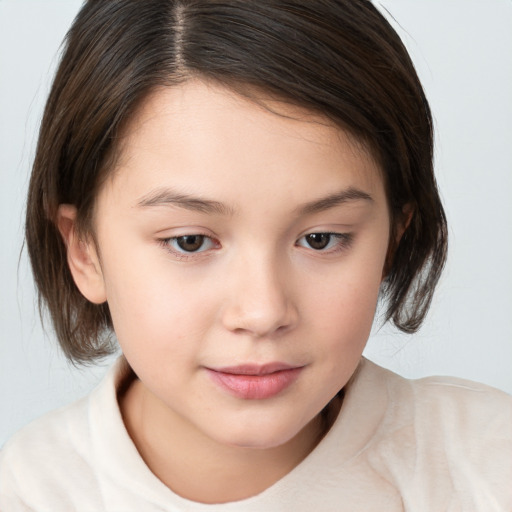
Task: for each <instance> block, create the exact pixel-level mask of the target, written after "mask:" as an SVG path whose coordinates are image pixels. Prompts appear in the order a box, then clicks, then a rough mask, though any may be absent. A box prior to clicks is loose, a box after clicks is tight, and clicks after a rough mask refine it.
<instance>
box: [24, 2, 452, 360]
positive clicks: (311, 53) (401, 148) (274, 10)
mask: <svg viewBox="0 0 512 512" xmlns="http://www.w3.org/2000/svg"><path fill="white" fill-rule="evenodd" d="M193 84H195V85H194V87H196V89H197V87H199V86H198V85H197V84H203V93H204V94H205V95H206V96H205V95H203V96H202V99H205V98H207V97H209V96H208V95H207V93H206V92H205V91H206V90H208V91H209V93H210V94H213V96H215V94H217V96H219V95H220V97H221V100H222V101H224V102H225V103H222V101H221V103H220V104H222V105H224V106H226V105H227V104H228V103H229V101H228V99H227V96H225V94H227V92H229V93H230V94H232V95H233V97H234V98H238V100H233V102H234V103H233V105H235V104H237V101H241V100H242V99H244V101H246V102H248V103H250V104H252V105H253V106H254V108H256V107H258V108H260V109H262V110H261V115H262V116H264V115H267V116H275V117H276V118H277V117H279V118H281V120H282V121H283V122H285V120H288V122H290V123H293V121H294V120H296V121H298V122H302V123H304V122H307V123H310V124H311V125H315V126H317V127H318V130H317V132H315V133H316V135H318V134H319V133H321V132H322V130H326V128H325V127H329V129H328V130H327V131H326V132H325V136H326V138H329V137H330V136H331V135H332V133H333V132H332V130H334V129H337V130H339V131H340V133H343V134H344V136H345V137H346V140H345V142H346V141H350V144H349V145H350V147H351V148H352V149H353V150H354V151H353V153H354V154H355V155H359V158H360V159H362V160H364V159H367V160H368V161H370V162H371V167H375V169H376V174H375V176H374V178H375V179H377V180H380V181H379V183H380V184H381V186H382V189H383V190H384V193H385V200H386V206H387V215H388V219H387V221H388V224H387V228H386V237H385V238H386V241H387V245H386V248H385V257H384V258H383V260H382V282H381V284H380V287H379V290H380V300H382V301H384V302H385V308H386V319H387V320H390V321H392V322H394V324H395V325H396V326H397V327H398V328H399V329H401V330H403V331H405V332H414V331H416V330H417V329H418V328H419V326H420V324H421V322H422V320H423V318H424V316H425V314H426V312H427V310H428V307H429V305H430V302H431V299H432V295H433V292H434V288H435V285H436V283H437V281H438V278H439V274H440V272H441V269H442V267H443V264H444V261H445V257H446V222H445V216H444V212H443V209H442V206H441V203H440V199H439V195H438V192H437V187H436V183H435V178H434V175H433V164H432V152H433V137H432V119H431V114H430V110H429V106H428V103H427V100H426V98H425V95H424V93H423V90H422V87H421V85H420V83H419V80H418V77H417V75H416V73H415V70H414V67H413V65H412V63H411V60H410V58H409V56H408V54H407V52H406V50H405V48H404V46H403V44H402V43H401V41H400V39H399V37H398V35H397V34H396V33H395V32H394V30H393V29H392V28H391V26H390V25H389V24H388V23H387V21H386V20H385V19H384V18H383V17H382V15H381V14H380V13H379V12H378V11H377V10H376V9H375V7H374V6H373V5H372V4H371V3H370V2H369V1H366V0H359V1H353V0H350V1H349V0H318V1H311V2H303V1H286V2H285V1H281V0H264V1H258V2H251V1H242V0H231V1H223V2H220V1H215V0H214V1H212V0H208V1H206V0H203V1H200V0H181V1H172V0H148V1H146V2H137V1H135V0H116V1H111V2H93V1H89V2H86V3H85V4H84V6H83V8H82V10H81V11H80V13H79V15H78V16H77V18H76V20H75V22H74V24H73V26H72V28H71V30H70V31H69V33H68V36H67V39H66V45H65V48H64V53H63V57H62V60H61V63H60V66H59V69H58V71H57V75H56V77H55V80H54V84H53V87H52V90H51V93H50V97H49V99H48V103H47V106H46V110H45V114H44V118H43V122H42V125H41V131H40V137H39V143H38V148H37V153H36V158H35V163H34V168H33V173H32V178H31V183H30V189H29V195H28V205H27V221H26V238H27V246H28V250H29V254H30V258H31V262H32V267H33V270H34V275H35V279H36V283H37V286H38V289H39V293H40V298H41V304H42V305H43V306H45V307H47V309H48V311H49V313H50V315H51V318H52V320H53V324H54V327H55V330H56V333H57V336H58V339H59V341H60V344H61V346H62V348H63V349H64V351H65V353H66V354H67V356H68V357H69V358H71V359H72V360H74V361H76V362H88V361H92V360H93V359H95V358H98V357H101V356H104V355H106V354H107V353H109V352H111V351H112V349H113V342H112V327H113V319H112V314H111V308H110V306H109V302H108V300H105V297H104V296H102V295H101V293H100V294H98V295H97V296H89V297H86V296H84V294H83V293H82V291H81V290H80V289H79V287H77V285H76V284H75V280H76V279H74V276H73V275H72V272H71V271H70V266H69V264H68V256H69V254H68V251H67V248H66V243H69V239H67V238H66V236H63V234H64V235H66V233H67V230H68V229H72V231H73V233H75V235H76V239H78V240H80V241H81V243H83V244H84V245H86V246H88V247H94V248H95V250H96V253H95V254H96V255H97V256H98V259H97V261H98V265H99V266H100V267H101V253H102V247H101V236H100V234H99V231H100V230H101V222H102V220H101V217H100V214H101V212H102V211H103V210H102V207H101V205H100V204H99V199H100V198H101V197H103V199H104V200H106V199H105V198H107V197H109V196H108V194H109V192H108V191H109V187H111V185H112V184H113V183H115V182H116V180H118V179H122V176H123V172H124V171H123V165H125V164H126V158H124V157H126V155H127V154H129V149H127V148H128V146H127V144H129V141H130V140H133V137H134V127H135V126H139V125H138V124H137V123H139V124H140V123H142V124H140V126H144V119H145V118H144V116H145V115H146V116H147V114H148V112H151V108H153V113H154V112H157V111H158V109H157V110H154V109H156V108H157V106H158V108H159V107H160V106H161V103H159V100H160V101H163V100H162V98H163V96H164V95H165V94H166V93H164V92H162V91H168V92H169V93H171V92H172V91H174V93H175V94H178V91H183V90H184V88H185V90H188V91H189V90H191V89H190V87H188V86H192V85H193ZM206 86H207V87H206ZM204 87H206V89H204ZM199 88H200V87H199ZM221 91H224V93H221ZM223 94H224V95H223ZM171 96H172V95H171ZM189 97H190V96H189ZM173 98H174V96H173ZM210 99H211V98H210ZM173 101H174V100H173ZM226 102H227V103H226ZM214 103H215V101H214ZM242 103H243V102H242ZM220 104H219V105H220ZM238 104H239V103H238ZM155 105H156V106H155ZM243 105H244V107H243V108H248V107H247V104H245V103H243ZM263 112H266V114H263ZM265 119H266V118H265ZM275 122H276V123H277V121H275ZM290 126H291V125H290ZM322 126H323V128H321V127H322ZM285 131H286V130H285ZM316 135H315V136H316ZM312 138H313V139H314V136H313V135H312ZM331 142H332V140H331ZM347 147H348V146H344V149H345V150H346V149H347ZM171 178H172V177H171ZM269 179H270V177H269ZM290 179H291V180H293V179H294V178H293V176H290ZM102 194H103V196H102ZM287 199H288V198H285V200H287ZM242 200H243V198H242ZM61 205H71V207H72V210H71V211H72V214H69V215H67V216H66V215H64V218H65V219H68V220H69V221H71V222H68V223H67V224H66V221H64V223H63V222H62V212H64V213H66V210H65V209H64V210H63V209H62V207H61ZM69 211H70V210H68V212H69ZM59 212H60V213H59ZM59 215H60V217H59ZM59 219H60V221H59ZM66 226H67V227H66ZM91 244H92V245H91ZM100 270H101V269H100ZM169 286H172V284H170V285H169ZM198 293H201V292H200V291H199V292H198ZM364 341H365V340H363V342H364ZM363 346H364V344H363Z"/></svg>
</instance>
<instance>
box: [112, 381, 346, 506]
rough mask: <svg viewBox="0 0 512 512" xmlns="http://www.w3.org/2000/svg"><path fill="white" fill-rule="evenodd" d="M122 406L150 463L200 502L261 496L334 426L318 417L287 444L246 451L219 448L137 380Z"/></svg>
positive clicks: (168, 482) (179, 490)
mask: <svg viewBox="0 0 512 512" xmlns="http://www.w3.org/2000/svg"><path fill="white" fill-rule="evenodd" d="M119 402H120V407H121V412H122V415H123V419H124V422H125V425H126V428H127V430H128V433H129V435H130V437H131V438H132V440H133V442H134V444H135V446H136V447H137V449H138V451H139V454H140V455H141V457H142V458H143V459H144V462H145V463H146V465H147V466H148V467H149V468H150V469H151V471H152V472H153V473H154V474H155V475H156V477H158V478H159V479H160V480H161V481H162V482H163V483H164V484H165V485H167V486H168V487H169V488H170V489H172V490H173V491H174V492H175V493H176V494H178V495H180V496H182V497H183V498H186V499H189V500H192V501H196V502H201V503H226V502H231V501H238V500H242V499H245V498H249V497H251V496H254V495H256V494H259V493H261V492H262V491H264V490H265V489H267V488H268V487H270V486H271V485H273V484H274V483H275V482H277V481H278V480H280V479H281V478H282V477H283V476H285V475H286V474H287V473H289V472H290V471H291V470H292V469H293V468H294V467H295V466H297V465H298V464H299V463H300V462H301V461H302V460H303V459H304V458H305V457H306V456H307V455H308V454H309V453H310V452H311V451H312V450H313V448H314V447H315V446H316V445H317V443H318V442H319V441H320V439H321V438H322V437H323V435H324V434H325V431H326V430H327V429H328V428H329V427H330V424H332V419H329V421H328V423H329V424H327V425H326V421H325V419H326V417H325V416H324V417H323V418H321V416H320V415H318V416H317V417H316V418H315V419H313V420H312V421H311V422H310V423H309V424H307V425H306V426H305V427H304V428H303V429H302V430H301V431H300V432H299V433H298V434H297V435H296V436H295V437H293V438H292V439H290V440H289V441H288V442H286V443H284V444H282V445H279V446H276V447H272V448H266V449H255V448H244V447H238V446H229V445H224V444H219V443H217V442H215V441H214V440H212V439H211V438H209V437H207V436H206V435H204V434H203V433H202V432H200V431H199V430H198V429H197V428H195V427H194V426H193V425H191V424H190V423H189V422H187V421H186V420H184V419H183V418H181V417H180V416H177V415H173V414H169V409H168V407H167V406H166V405H165V404H163V403H162V402H160V401H159V400H158V399H157V398H156V397H154V396H153V395H152V394H150V393H148V392H147V391H146V389H145V387H144V386H143V384H142V383H141V382H140V381H139V380H137V379H136V380H134V381H133V382H132V383H131V384H130V385H129V386H128V388H127V390H126V391H125V392H124V393H123V395H121V396H120V397H119ZM338 410H339V407H338ZM331 416H332V415H331ZM334 418H335V416H334Z"/></svg>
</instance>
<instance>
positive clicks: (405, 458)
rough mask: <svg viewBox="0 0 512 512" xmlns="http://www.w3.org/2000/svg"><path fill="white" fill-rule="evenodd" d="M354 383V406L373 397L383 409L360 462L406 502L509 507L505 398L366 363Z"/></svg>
mask: <svg viewBox="0 0 512 512" xmlns="http://www.w3.org/2000/svg"><path fill="white" fill-rule="evenodd" d="M358 379H361V381H362V383H359V397H358V400H360V399H361V398H364V396H365V395H366V396H370V395H371V394H372V393H373V395H374V397H373V399H372V400H373V401H374V403H379V404H380V406H381V411H382V412H381V414H380V415H379V418H378V422H376V424H374V425H373V427H374V435H373V438H372V441H371V443H369V444H368V445H367V446H366V449H365V452H366V456H367V457H368V460H369V462H370V464H371V465H372V466H373V467H374V468H378V470H379V471H380V472H381V473H383V474H387V475H388V476H389V479H390V480H392V481H394V482H395V484H396V485H397V487H399V488H400V489H401V494H402V495H403V496H404V499H405V498H406V497H407V496H413V499H418V497H422V499H425V500H428V499H432V496H436V495H437V496H440V498H439V499H440V500H446V501H440V503H441V502H442V503H443V506H444V503H448V502H449V500H450V499H452V498H453V499H458V500H459V501H460V503H461V504H464V506H463V507H462V509H464V510H502V509H501V508H494V507H493V506H492V503H498V502H499V503H500V504H501V503H506V504H507V506H509V505H510V506H512V493H511V492H510V482H511V481H512V397H511V396H510V395H508V394H507V393H504V392H503V391H499V390H497V389H494V388H492V387H489V386H486V385H484V384H479V383H476V382H471V381H468V380H464V379H458V378H452V377H427V378H422V379H417V380H410V379H406V378H403V377H401V376H399V375H396V374H394V373H392V372H390V371H388V370H385V369H383V368H380V367H379V366H377V365H375V364H373V363H371V362H369V361H366V360H365V361H364V362H363V364H362V368H361V370H360V375H359V376H358ZM372 390H373V391H372ZM427 496H430V497H429V498H427ZM441 496H442V497H441ZM454 497H456V498H454ZM489 500H490V501H489ZM457 503H459V502H457ZM485 503H487V508H486V506H485Z"/></svg>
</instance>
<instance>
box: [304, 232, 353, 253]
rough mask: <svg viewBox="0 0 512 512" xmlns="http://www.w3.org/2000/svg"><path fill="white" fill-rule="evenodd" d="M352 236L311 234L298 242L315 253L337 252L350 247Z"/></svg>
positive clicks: (345, 234)
mask: <svg viewBox="0 0 512 512" xmlns="http://www.w3.org/2000/svg"><path fill="white" fill-rule="evenodd" d="M351 241H352V235H350V234H347V233H309V234H308V235H305V236H303V237H302V238H299V239H298V240H297V245H298V246H300V247H306V248H307V249H314V250H315V251H331V250H332V251H336V250H337V249H338V250H341V249H344V248H346V247H348V246H349V245H350V243H351Z"/></svg>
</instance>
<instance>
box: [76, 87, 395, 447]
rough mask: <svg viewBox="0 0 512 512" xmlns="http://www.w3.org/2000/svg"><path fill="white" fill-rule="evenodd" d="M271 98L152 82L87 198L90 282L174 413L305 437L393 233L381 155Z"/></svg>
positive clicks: (355, 348) (349, 349) (351, 352)
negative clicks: (90, 206)
mask: <svg viewBox="0 0 512 512" xmlns="http://www.w3.org/2000/svg"><path fill="white" fill-rule="evenodd" d="M270 106H271V109H270V110H272V112H271V111H270V110H269V109H264V108H262V107H261V106H259V105H257V104H256V103H254V102H250V101H248V100H246V99H243V98H241V97H239V96H237V95H236V94H235V93H233V92H230V91H228V90H226V89H223V88H221V87H217V86H213V85H211V84H210V85H206V84H204V83H202V82H198V81H197V82H193V81H192V82H188V83H186V84H185V85H183V86H180V87H173V88H167V89H165V88H163V89H160V90H159V91H157V92H155V93H154V94H153V95H152V96H151V97H150V98H149V99H148V100H147V101H146V102H145V104H144V105H143V106H142V108H141V109H140V111H139V113H138V114H137V116H136V118H135V119H133V120H132V121H131V123H130V125H129V126H128V128H127V130H126V133H125V136H124V138H123V141H122V144H121V150H120V159H119V162H118V165H117V168H116V169H115V171H114V172H113V173H112V177H111V178H110V179H109V180H108V181H107V183H106V184H105V185H104V186H103V188H102V190H101V191H100V193H99V196H98V199H97V204H96V209H95V230H96V239H97V243H98V248H99V251H98V254H97V257H98V265H97V267H96V270H97V272H98V275H99V281H100V282H101V284H98V285H97V286H101V287H102V288H101V290H102V291H101V292H98V289H97V288H96V292H97V293H96V295H94V294H92V295H94V297H98V296H100V295H101V294H104V298H105V299H106V300H107V301H108V305H109V308H110V311H111V314H112V318H113V323H114V328H115V332H116V334H117V337H118V340H119V343H120V345H121V348H122V350H123V352H124V354H125V356H126V358H127V360H128V362H129V363H130V365H131V366H132V368H133V369H134V371H135V373H136V374H137V376H138V377H139V379H140V383H141V385H142V386H143V388H144V390H145V392H146V393H147V394H149V395H150V396H151V397H153V399H154V400H156V401H158V403H159V404H161V406H162V408H163V410H165V413H166V414H167V416H168V418H169V419H170V420H171V421H172V419H173V418H174V419H176V421H178V419H179V421H180V422H182V423H184V424H186V425H188V426H189V427H190V428H192V429H195V431H197V432H199V433H200V434H201V435H204V436H207V437H208V438H209V439H211V440H213V441H215V442H216V443H221V444H224V445H231V446H243V447H257V448H265V447H273V446H278V445H280V444H283V443H285V442H287V441H288V440H290V439H292V438H293V437H294V436H296V435H297V434H298V433H299V432H300V431H301V430H302V429H303V428H304V427H305V426H306V425H307V424H308V423H309V422H310V421H311V420H312V419H313V418H315V416H317V415H318V413H319V412H320V411H321V409H322V408H323V407H324V406H325V405H326V404H327V403H328V402H329V400H330V399H331V398H332V397H333V396H334V395H335V394H336V393H337V392H338V391H339V390H340V389H341V388H342V387H343V386H344V385H345V384H346V382H347V381H348V379H349V378H350V376H351V375H352V373H353V372H354V370H355V368H356V366H357V364H358V361H359V359H360V357H361V353H362V351H363V348H364V346H365V343H366V340H367V338H368V335H369V332H370V328H371V325H372V321H373V316H374V312H375V307H376V303H377V297H378V293H379V287H380V284H381V280H382V274H383V268H384V264H385V260H386V254H387V248H388V239H389V233H390V226H389V213H388V207H387V202H386V197H385V192H384V186H383V182H382V178H381V175H380V171H379V169H378V167H377V165H376V163H375V162H374V161H373V159H372V158H371V157H370V156H369V155H368V154H367V153H366V152H365V151H364V150H363V149H362V148H361V147H360V146H358V145H357V144H355V143H354V141H353V140H352V139H351V138H350V137H349V136H347V134H345V133H344V132H343V131H341V130H340V129H339V128H336V127H334V126H333V125H332V124H330V123H329V122H328V121H327V120H325V119H322V118H319V117H317V116H314V115H313V114H311V113H308V112H305V111H302V110H300V109H298V108H293V107H291V106H290V105H284V104H280V103H278V102H274V103H272V105H270ZM276 112H277V113H276ZM83 291H84V290H83ZM84 293H85V294H86V296H87V293H88V291H87V289H86V290H85V291H84ZM98 293H99V294H98Z"/></svg>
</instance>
